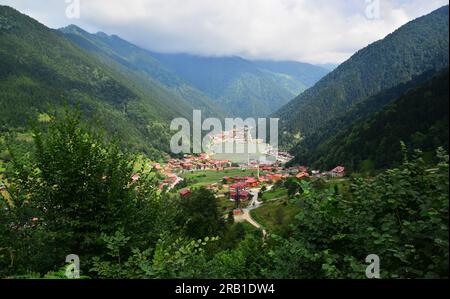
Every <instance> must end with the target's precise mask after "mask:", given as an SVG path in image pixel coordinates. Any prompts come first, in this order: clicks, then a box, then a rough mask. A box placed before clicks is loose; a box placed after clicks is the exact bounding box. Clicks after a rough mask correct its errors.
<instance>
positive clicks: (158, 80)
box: [60, 25, 223, 117]
mask: <svg viewBox="0 0 450 299" xmlns="http://www.w3.org/2000/svg"><path fill="white" fill-rule="evenodd" d="M60 31H61V32H63V33H64V34H65V35H66V36H67V37H68V38H69V39H70V40H72V41H73V42H75V43H76V44H77V45H79V46H80V47H81V48H83V49H85V50H86V51H88V52H89V53H91V54H93V55H95V56H96V57H98V58H99V59H100V60H101V61H103V62H105V63H107V64H108V65H111V66H114V68H115V69H116V70H117V71H118V72H120V73H122V74H124V75H125V76H127V77H129V78H133V79H134V81H135V82H138V83H139V84H140V85H141V86H143V87H145V86H148V85H158V84H160V85H162V86H163V87H164V88H167V89H168V90H169V91H170V92H171V95H172V97H173V98H175V99H178V101H179V102H185V103H186V104H187V105H188V106H192V107H193V108H195V109H200V110H202V112H203V113H204V114H205V116H219V117H220V116H223V111H221V109H220V108H219V107H218V106H217V105H215V104H214V103H213V102H212V101H211V99H209V98H208V96H207V95H206V94H204V93H203V92H201V91H199V90H198V89H196V88H194V87H192V86H190V85H189V84H188V83H187V82H186V81H184V80H183V79H181V78H180V77H179V76H178V75H176V74H175V73H174V72H173V71H171V70H169V69H168V68H166V67H165V66H164V65H163V64H161V63H160V62H159V61H158V60H157V59H155V58H154V57H153V56H152V55H151V53H150V52H149V51H147V50H144V49H141V48H139V47H138V46H136V45H133V44H131V43H129V42H127V41H125V40H123V39H121V38H120V37H118V36H116V35H112V36H109V35H107V34H105V33H103V32H99V33H97V34H90V33H88V32H86V31H84V30H83V29H81V28H79V27H77V26H75V25H70V26H68V27H65V28H62V29H60ZM174 108H175V109H176V107H174Z"/></svg>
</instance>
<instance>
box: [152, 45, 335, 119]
mask: <svg viewBox="0 0 450 299" xmlns="http://www.w3.org/2000/svg"><path fill="white" fill-rule="evenodd" d="M153 56H154V57H155V58H157V59H158V60H159V61H160V62H161V63H162V64H164V65H165V66H166V67H167V68H169V69H171V70H173V71H174V72H175V73H176V74H177V75H179V76H180V77H181V78H183V79H184V80H186V81H187V82H189V84H191V85H192V86H194V87H196V88H197V89H199V90H201V91H203V92H204V93H206V94H207V95H208V96H209V97H210V98H212V99H213V100H214V101H215V102H216V103H217V105H219V106H220V107H221V108H222V109H225V110H226V112H227V115H228V116H240V117H262V116H267V115H269V114H271V113H273V112H275V111H276V110H277V109H278V108H280V107H281V106H282V105H284V104H286V103H287V102H288V101H290V100H291V99H292V98H294V97H295V96H296V95H298V94H299V93H300V92H303V91H304V90H305V89H306V88H308V87H310V86H312V85H313V84H314V83H315V82H317V81H318V80H319V79H320V78H322V77H323V76H325V75H326V74H327V73H328V70H326V69H324V68H322V67H318V66H314V65H310V64H305V63H299V62H276V61H271V62H268V61H250V60H246V59H243V58H240V57H201V56H195V55H188V54H161V53H153Z"/></svg>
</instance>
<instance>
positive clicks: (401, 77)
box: [274, 6, 449, 147]
mask: <svg viewBox="0 0 450 299" xmlns="http://www.w3.org/2000/svg"><path fill="white" fill-rule="evenodd" d="M448 9H449V7H448V6H445V7H442V8H440V9H438V10H436V11H434V12H432V13H431V14H429V15H426V16H423V17H421V18H418V19H416V20H413V21H411V22H410V23H408V24H406V25H404V26H402V27H400V28H399V29H398V30H396V31H395V32H393V33H392V34H390V35H388V36H387V37H386V38H384V39H383V40H380V41H377V42H375V43H373V44H371V45H369V46H368V47H366V48H364V49H362V50H360V51H358V52H357V53H356V54H354V55H353V56H352V57H351V58H350V59H349V60H347V61H345V62H344V63H342V64H341V65H340V66H339V67H338V68H337V69H335V70H334V71H333V72H331V73H330V74H328V75H327V76H325V77H324V78H323V79H322V80H320V81H319V82H318V83H317V84H316V85H315V86H314V87H312V88H310V89H308V90H307V91H306V92H304V93H303V94H301V95H300V96H298V97H297V98H296V99H294V100H293V101H291V102H289V103H288V104H287V105H285V106H284V107H283V108H281V109H280V110H279V111H278V112H277V113H275V114H274V116H276V117H279V118H280V121H281V130H282V133H283V135H282V136H281V140H282V142H283V143H284V145H285V146H288V147H289V146H294V145H295V144H296V143H298V141H300V138H302V137H308V136H310V135H311V134H313V133H314V132H315V131H316V130H317V129H320V128H321V127H322V126H323V125H325V124H326V122H327V121H329V120H331V119H333V118H335V117H340V116H341V115H343V114H345V113H346V112H347V111H348V109H349V108H350V107H352V106H353V105H355V104H357V103H359V102H361V101H363V100H365V99H367V98H368V97H370V96H373V95H375V94H377V93H379V92H382V91H383V90H386V89H389V88H392V87H395V86H397V85H398V84H401V83H405V82H407V81H410V80H412V79H413V78H414V77H415V76H418V75H420V74H422V73H423V72H425V71H429V70H431V69H435V70H439V69H442V68H444V67H446V66H448V64H449V55H448V49H449V38H448V37H449V31H448V30H449V23H448V20H449V18H448V16H449V15H448ZM387 53H389V54H388V55H387Z"/></svg>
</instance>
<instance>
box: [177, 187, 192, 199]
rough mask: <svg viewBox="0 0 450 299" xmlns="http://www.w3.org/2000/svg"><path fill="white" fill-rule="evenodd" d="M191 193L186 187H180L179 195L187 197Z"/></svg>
mask: <svg viewBox="0 0 450 299" xmlns="http://www.w3.org/2000/svg"><path fill="white" fill-rule="evenodd" d="M191 193H192V192H191V190H190V189H188V188H185V189H182V190H181V191H180V195H181V197H188V196H189V195H191Z"/></svg>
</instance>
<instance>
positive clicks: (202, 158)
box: [165, 154, 232, 173]
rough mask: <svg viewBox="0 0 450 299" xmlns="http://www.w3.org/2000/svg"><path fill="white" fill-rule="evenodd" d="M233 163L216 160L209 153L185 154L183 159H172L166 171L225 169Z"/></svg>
mask: <svg viewBox="0 0 450 299" xmlns="http://www.w3.org/2000/svg"><path fill="white" fill-rule="evenodd" d="M231 165H232V163H231V162H230V161H228V160H214V159H211V158H210V157H209V155H208V154H200V155H198V156H194V155H185V156H184V158H183V159H170V160H169V162H168V163H167V165H166V167H165V172H170V173H174V172H184V171H194V170H223V169H225V168H227V169H228V168H230V167H231Z"/></svg>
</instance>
